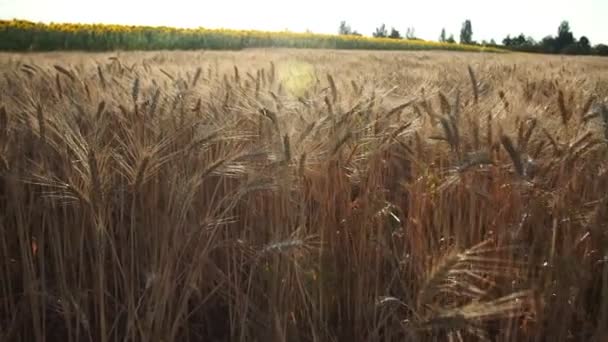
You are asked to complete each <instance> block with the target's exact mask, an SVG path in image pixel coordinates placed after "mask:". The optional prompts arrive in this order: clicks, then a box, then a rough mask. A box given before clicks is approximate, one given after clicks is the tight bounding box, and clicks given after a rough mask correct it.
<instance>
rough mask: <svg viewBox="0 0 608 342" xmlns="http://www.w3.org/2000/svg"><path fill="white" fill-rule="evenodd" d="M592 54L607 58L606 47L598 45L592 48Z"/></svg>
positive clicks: (607, 50)
mask: <svg viewBox="0 0 608 342" xmlns="http://www.w3.org/2000/svg"><path fill="white" fill-rule="evenodd" d="M593 54H595V55H599V56H608V45H604V44H598V45H596V46H595V47H593Z"/></svg>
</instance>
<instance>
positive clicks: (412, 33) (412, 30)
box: [405, 27, 416, 39]
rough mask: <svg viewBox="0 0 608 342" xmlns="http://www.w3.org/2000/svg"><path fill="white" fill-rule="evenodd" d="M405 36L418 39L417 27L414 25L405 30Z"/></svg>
mask: <svg viewBox="0 0 608 342" xmlns="http://www.w3.org/2000/svg"><path fill="white" fill-rule="evenodd" d="M405 38H407V39H416V29H415V28H413V27H408V28H407V31H406V32H405Z"/></svg>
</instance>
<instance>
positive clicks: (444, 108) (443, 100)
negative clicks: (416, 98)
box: [439, 92, 452, 115]
mask: <svg viewBox="0 0 608 342" xmlns="http://www.w3.org/2000/svg"><path fill="white" fill-rule="evenodd" d="M439 102H440V104H441V112H442V113H443V114H445V115H447V114H448V113H450V112H451V111H452V108H451V106H450V102H449V101H448V98H447V97H445V95H444V94H443V93H442V92H439Z"/></svg>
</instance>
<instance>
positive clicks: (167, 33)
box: [0, 20, 502, 52]
mask: <svg viewBox="0 0 608 342" xmlns="http://www.w3.org/2000/svg"><path fill="white" fill-rule="evenodd" d="M260 47H286V48H321V49H369V50H455V51H475V52H501V51H502V50H500V49H496V48H491V47H483V46H475V45H462V44H451V43H439V42H432V41H423V40H406V39H391V38H371V37H363V36H350V35H329V34H316V33H296V32H265V31H256V30H230V29H206V28H195V29H181V28H171V27H150V26H122V25H103V24H58V23H51V24H43V23H33V22H29V21H24V20H10V21H7V20H0V50H9V51H27V50H31V51H50V50H94V51H108V50H118V49H120V50H173V49H179V50H193V49H216V50H221V49H226V50H237V49H244V48H260Z"/></svg>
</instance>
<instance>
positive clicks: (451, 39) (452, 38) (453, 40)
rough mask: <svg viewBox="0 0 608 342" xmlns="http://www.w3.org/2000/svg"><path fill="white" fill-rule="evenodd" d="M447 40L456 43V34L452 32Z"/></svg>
mask: <svg viewBox="0 0 608 342" xmlns="http://www.w3.org/2000/svg"><path fill="white" fill-rule="evenodd" d="M446 42H447V43H451V44H454V43H456V39H454V35H453V34H451V35H450V37H448V40H446Z"/></svg>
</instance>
